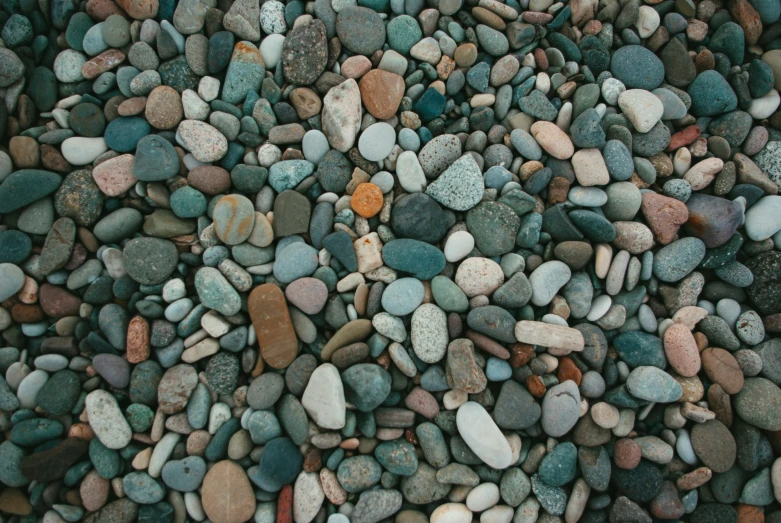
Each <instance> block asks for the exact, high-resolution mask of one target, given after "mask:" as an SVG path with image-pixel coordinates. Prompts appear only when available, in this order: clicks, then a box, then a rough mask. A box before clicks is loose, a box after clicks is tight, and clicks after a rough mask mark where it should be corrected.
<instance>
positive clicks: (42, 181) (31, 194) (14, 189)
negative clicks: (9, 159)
mask: <svg viewBox="0 0 781 523" xmlns="http://www.w3.org/2000/svg"><path fill="white" fill-rule="evenodd" d="M61 182H62V178H60V176H59V175H58V174H56V173H53V172H49V171H43V170H40V169H21V170H19V171H16V172H13V173H11V174H10V175H8V176H7V177H6V178H5V179H4V180H3V181H2V183H0V213H3V214H5V213H9V212H13V211H16V210H18V209H21V208H22V207H25V206H27V205H29V204H31V203H33V202H35V201H37V200H40V199H41V198H43V197H44V196H48V195H49V194H51V193H53V192H54V191H56V190H57V188H58V187H59V186H60V183H61Z"/></svg>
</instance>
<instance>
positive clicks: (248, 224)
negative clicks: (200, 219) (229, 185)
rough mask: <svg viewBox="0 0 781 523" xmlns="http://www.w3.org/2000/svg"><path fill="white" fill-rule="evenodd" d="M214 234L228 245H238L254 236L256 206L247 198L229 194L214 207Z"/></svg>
mask: <svg viewBox="0 0 781 523" xmlns="http://www.w3.org/2000/svg"><path fill="white" fill-rule="evenodd" d="M213 216H214V232H215V233H216V234H217V237H218V238H219V239H220V240H222V241H223V242H224V243H226V244H227V245H238V244H240V243H242V242H244V241H245V240H246V239H247V238H249V236H250V234H252V229H253V227H254V226H255V206H254V205H253V204H252V202H251V201H250V200H249V198H247V197H246V196H242V195H240V194H229V195H228V196H223V197H222V198H220V200H219V201H218V202H217V205H215V206H214V213H213Z"/></svg>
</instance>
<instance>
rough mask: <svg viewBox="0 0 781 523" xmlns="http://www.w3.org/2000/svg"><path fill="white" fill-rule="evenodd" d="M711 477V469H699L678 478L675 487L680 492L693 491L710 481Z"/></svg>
mask: <svg viewBox="0 0 781 523" xmlns="http://www.w3.org/2000/svg"><path fill="white" fill-rule="evenodd" d="M711 477H713V471H712V470H711V469H709V468H708V467H700V468H698V469H694V470H692V471H691V472H689V473H687V474H684V475H683V476H681V477H680V478H678V481H677V482H676V485H677V486H678V488H679V489H680V490H694V489H696V488H698V487H701V486H703V485H704V484H705V483H707V482H708V481H710V479H711Z"/></svg>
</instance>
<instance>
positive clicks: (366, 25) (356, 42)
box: [336, 6, 385, 56]
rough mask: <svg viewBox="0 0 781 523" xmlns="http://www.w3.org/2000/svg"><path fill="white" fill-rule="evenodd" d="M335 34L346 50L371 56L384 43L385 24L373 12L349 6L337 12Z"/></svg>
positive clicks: (365, 8) (364, 8)
mask: <svg viewBox="0 0 781 523" xmlns="http://www.w3.org/2000/svg"><path fill="white" fill-rule="evenodd" d="M336 33H337V34H338V35H339V40H340V41H341V42H342V45H344V46H345V47H346V48H347V49H349V50H350V51H352V52H353V53H356V54H362V55H366V56H371V55H372V53H374V52H375V51H377V50H378V49H380V48H381V47H382V45H383V44H384V43H385V24H384V23H383V22H382V18H380V15H378V14H377V13H376V12H375V11H374V10H372V9H369V8H367V7H358V6H350V7H347V8H345V9H342V10H341V11H339V14H338V15H337V17H336Z"/></svg>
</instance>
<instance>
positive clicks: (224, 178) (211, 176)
mask: <svg viewBox="0 0 781 523" xmlns="http://www.w3.org/2000/svg"><path fill="white" fill-rule="evenodd" d="M187 181H188V182H189V183H190V185H191V186H193V187H194V188H196V189H198V190H199V191H201V192H202V193H204V194H208V195H210V196H213V195H215V194H221V193H224V192H226V191H227V190H228V189H230V186H231V175H230V173H229V172H228V171H226V170H225V169H223V168H222V167H217V166H216V165H200V166H198V167H196V168H195V169H193V170H192V171H190V172H189V173H187Z"/></svg>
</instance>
